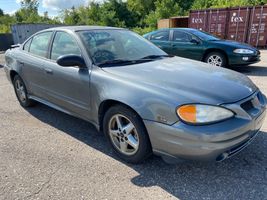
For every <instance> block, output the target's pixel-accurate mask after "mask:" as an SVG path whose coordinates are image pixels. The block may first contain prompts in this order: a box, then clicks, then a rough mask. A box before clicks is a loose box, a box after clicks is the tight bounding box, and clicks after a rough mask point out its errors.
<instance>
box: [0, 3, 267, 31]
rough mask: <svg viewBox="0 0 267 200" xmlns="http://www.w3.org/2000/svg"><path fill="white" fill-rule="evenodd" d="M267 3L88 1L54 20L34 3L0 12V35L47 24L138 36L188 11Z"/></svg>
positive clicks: (62, 13)
mask: <svg viewBox="0 0 267 200" xmlns="http://www.w3.org/2000/svg"><path fill="white" fill-rule="evenodd" d="M264 4H267V0H145V1H144V0H127V1H123V0H106V1H104V2H103V3H98V2H95V1H90V2H89V3H88V5H87V6H81V7H77V8H75V7H72V8H71V9H66V10H62V11H61V12H60V13H59V15H58V16H57V17H54V18H53V19H52V18H49V17H48V13H47V12H45V13H44V14H43V15H42V16H40V15H39V14H38V7H39V3H38V1H37V0H23V1H21V8H20V9H19V10H18V11H17V12H15V14H14V15H9V14H4V13H3V11H2V10H1V8H0V33H1V32H2V33H3V32H10V25H11V24H15V23H48V24H66V25H103V26H115V27H125V28H129V29H132V30H134V31H136V32H138V33H139V34H144V33H146V32H149V31H151V30H154V29H156V28H157V21H158V20H159V19H163V18H169V17H172V16H185V15H188V13H189V10H190V9H205V8H219V7H220V8H223V7H234V6H251V5H264Z"/></svg>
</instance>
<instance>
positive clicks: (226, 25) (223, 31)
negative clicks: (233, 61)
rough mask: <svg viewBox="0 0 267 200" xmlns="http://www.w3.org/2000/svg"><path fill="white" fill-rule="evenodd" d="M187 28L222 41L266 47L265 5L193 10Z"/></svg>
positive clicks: (266, 18) (266, 10)
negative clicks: (204, 32) (211, 35)
mask: <svg viewBox="0 0 267 200" xmlns="http://www.w3.org/2000/svg"><path fill="white" fill-rule="evenodd" d="M189 27H190V28H196V29H199V30H203V31H207V32H209V33H211V34H214V35H217V36H219V37H221V38H224V39H229V40H235V41H238V42H245V43H248V44H251V45H253V46H255V47H266V46H267V5H264V6H255V7H251V6H249V7H236V8H224V9H206V10H193V11H190V15H189Z"/></svg>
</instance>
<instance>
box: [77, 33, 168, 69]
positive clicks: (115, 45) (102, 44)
mask: <svg viewBox="0 0 267 200" xmlns="http://www.w3.org/2000/svg"><path fill="white" fill-rule="evenodd" d="M79 35H80V37H81V39H82V41H83V43H84V44H85V46H86V48H87V51H88V53H89V54H90V56H91V58H92V60H93V62H94V64H96V65H99V66H101V65H104V64H108V65H111V64H113V65H114V64H115V65H118V64H134V63H136V62H137V61H140V62H149V61H152V60H155V59H159V58H164V57H167V56H168V55H167V54H166V53H165V52H164V51H162V50H161V49H159V48H158V47H156V46H155V45H153V44H152V43H150V42H149V41H147V40H146V39H145V38H143V37H141V36H139V35H138V34H136V33H133V32H131V31H128V30H115V29H108V30H86V31H79ZM134 61H135V62H134Z"/></svg>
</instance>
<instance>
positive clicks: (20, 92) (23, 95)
mask: <svg viewBox="0 0 267 200" xmlns="http://www.w3.org/2000/svg"><path fill="white" fill-rule="evenodd" d="M13 86H14V89H15V93H16V96H17V99H18V100H19V103H20V105H21V106H23V107H30V106H33V105H34V103H35V102H34V101H33V100H31V99H29V98H28V92H27V89H26V86H25V84H24V82H23V80H22V78H20V76H19V75H16V76H15V77H14V79H13Z"/></svg>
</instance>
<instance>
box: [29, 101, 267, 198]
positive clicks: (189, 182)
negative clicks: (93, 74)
mask: <svg viewBox="0 0 267 200" xmlns="http://www.w3.org/2000/svg"><path fill="white" fill-rule="evenodd" d="M27 111H28V112H29V113H30V114H31V115H33V116H34V117H36V118H37V119H39V120H40V121H42V122H44V123H46V124H48V125H50V126H53V127H54V128H57V129H59V130H61V131H63V132H65V133H66V134H68V135H70V136H72V137H73V138H75V139H77V140H79V141H81V142H83V143H85V144H86V145H88V146H90V147H92V148H94V149H96V150H97V151H100V152H102V153H104V154H105V155H107V156H110V157H112V158H115V159H116V160H118V161H120V162H122V163H123V164H125V165H126V166H128V167H130V168H132V169H134V170H135V171H136V172H138V173H139V175H137V176H136V177H134V178H132V180H129V181H131V182H132V183H133V184H134V185H136V186H138V187H155V186H157V187H160V188H162V189H163V190H165V191H166V192H168V193H169V194H170V196H174V197H177V198H179V199H266V194H267V193H266V192H267V189H266V188H267V153H266V145H267V132H261V134H260V135H259V136H258V137H257V138H256V139H255V141H254V142H253V143H252V144H251V145H250V146H248V147H247V148H246V149H245V150H244V151H242V152H241V153H240V154H239V155H237V156H235V157H233V158H230V159H227V160H225V161H223V162H220V163H201V162H183V163H179V164H175V165H174V164H172V165H170V164H167V163H165V162H164V161H163V160H162V159H160V158H159V157H156V156H152V157H151V158H150V159H148V160H147V161H145V162H144V163H142V164H139V165H133V164H128V163H125V162H123V161H121V160H120V159H118V157H117V156H116V155H115V154H114V152H113V151H112V150H111V148H110V146H109V145H108V143H107V141H106V140H105V137H104V135H103V134H99V133H98V132H97V131H96V129H95V128H94V127H93V125H91V124H90V123H88V122H86V121H83V120H80V119H77V118H74V117H72V116H69V115H67V114H64V113H62V112H59V111H56V110H54V109H51V108H49V107H47V106H45V105H42V104H37V106H36V107H33V108H28V109H27Z"/></svg>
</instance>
